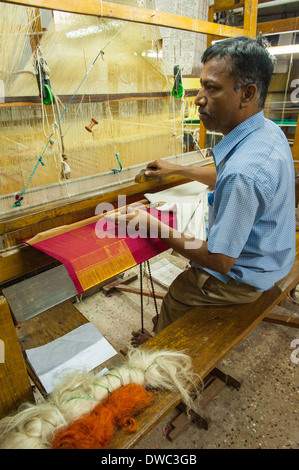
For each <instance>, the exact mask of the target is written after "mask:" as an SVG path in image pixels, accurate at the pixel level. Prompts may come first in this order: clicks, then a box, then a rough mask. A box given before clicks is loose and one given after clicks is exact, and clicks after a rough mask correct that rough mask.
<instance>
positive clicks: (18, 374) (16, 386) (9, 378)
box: [0, 296, 34, 418]
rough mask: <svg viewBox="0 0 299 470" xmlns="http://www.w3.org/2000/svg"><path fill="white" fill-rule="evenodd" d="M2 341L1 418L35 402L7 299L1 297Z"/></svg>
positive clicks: (0, 322)
mask: <svg viewBox="0 0 299 470" xmlns="http://www.w3.org/2000/svg"><path fill="white" fill-rule="evenodd" d="M0 339H1V342H3V343H1V344H2V345H3V344H4V358H3V357H2V359H4V362H0V417H1V418H2V417H4V416H6V415H7V414H9V413H10V412H12V411H15V410H16V409H17V407H18V406H19V405H20V404H21V403H23V402H25V401H34V398H33V392H32V388H31V385H30V381H29V377H28V374H27V371H26V367H25V362H24V359H23V355H22V352H21V349H20V345H19V342H18V338H17V335H16V331H15V327H14V324H13V321H12V318H11V314H10V310H9V306H8V303H7V301H6V299H5V298H4V297H3V296H0Z"/></svg>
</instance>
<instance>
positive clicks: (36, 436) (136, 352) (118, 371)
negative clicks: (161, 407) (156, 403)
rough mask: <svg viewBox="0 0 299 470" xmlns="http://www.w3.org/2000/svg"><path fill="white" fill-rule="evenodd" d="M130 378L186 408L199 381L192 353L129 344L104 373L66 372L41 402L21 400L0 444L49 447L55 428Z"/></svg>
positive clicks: (1, 424)
mask: <svg viewBox="0 0 299 470" xmlns="http://www.w3.org/2000/svg"><path fill="white" fill-rule="evenodd" d="M130 383H135V384H137V385H141V386H143V387H149V388H152V389H162V390H171V391H173V392H176V393H178V394H180V396H181V399H182V401H183V402H184V403H185V405H186V407H187V410H190V409H191V408H194V406H195V404H196V403H195V402H194V397H191V396H190V393H189V391H191V390H194V389H195V388H196V386H197V384H198V383H201V384H202V381H201V378H200V377H199V376H198V375H197V374H195V373H194V372H193V370H192V361H191V358H190V357H189V356H188V355H187V354H184V353H183V352H177V351H171V350H163V351H159V350H157V351H152V350H146V349H142V348H137V349H133V350H131V351H129V353H128V359H127V361H126V362H125V363H124V364H120V365H119V366H117V367H115V368H113V369H111V370H110V371H109V373H107V374H106V375H104V376H98V375H96V374H95V373H94V372H92V371H91V372H86V373H82V372H78V371H77V372H76V373H75V372H74V371H70V373H69V375H67V376H65V377H64V379H63V380H62V381H61V383H60V384H59V386H58V387H57V388H56V389H55V390H53V392H52V393H51V394H50V395H49V396H48V397H47V398H46V399H45V400H44V402H43V403H38V404H33V403H25V404H23V405H21V407H20V408H19V410H18V412H17V413H15V414H12V415H10V416H6V417H5V418H3V419H2V420H1V421H0V449H48V448H50V447H51V442H52V439H53V436H54V434H55V433H56V432H57V430H58V429H59V428H61V427H62V426H63V427H65V426H66V424H69V423H70V422H72V421H74V420H76V419H78V418H80V417H82V416H83V415H84V414H87V413H90V412H91V410H92V409H93V408H94V407H95V406H96V405H98V404H99V403H101V402H102V401H103V400H105V399H106V398H107V397H108V396H109V395H110V394H112V393H113V392H114V391H115V390H117V389H119V388H120V387H122V386H124V385H128V384H130ZM198 393H200V392H198Z"/></svg>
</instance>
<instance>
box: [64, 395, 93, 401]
mask: <svg viewBox="0 0 299 470" xmlns="http://www.w3.org/2000/svg"><path fill="white" fill-rule="evenodd" d="M71 400H92V401H93V400H94V398H92V397H91V396H90V395H88V394H87V396H86V397H71V398H69V399H68V400H67V401H71Z"/></svg>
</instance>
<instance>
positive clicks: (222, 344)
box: [110, 257, 299, 449]
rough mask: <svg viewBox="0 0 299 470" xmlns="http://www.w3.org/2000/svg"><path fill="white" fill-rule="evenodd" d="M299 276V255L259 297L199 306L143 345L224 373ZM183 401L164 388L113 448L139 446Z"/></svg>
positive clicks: (204, 374) (205, 373)
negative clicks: (239, 302) (238, 302)
mask: <svg viewBox="0 0 299 470" xmlns="http://www.w3.org/2000/svg"><path fill="white" fill-rule="evenodd" d="M298 282H299V258H298V257H297V259H296V261H295V263H294V266H293V268H292V270H291V272H290V273H289V274H288V275H287V276H286V277H285V278H284V279H283V280H281V281H280V282H279V283H277V285H275V286H274V287H273V288H272V289H270V290H269V291H267V292H265V293H264V294H263V295H262V296H261V297H260V298H259V299H258V300H256V301H255V302H252V303H250V304H242V305H229V306H209V307H197V308H193V309H192V310H190V311H189V312H188V313H186V314H185V315H184V316H183V317H181V318H180V319H178V320H177V321H175V322H174V323H173V324H171V325H169V326H168V327H167V328H165V329H164V330H163V331H162V332H160V333H159V334H157V335H156V336H154V337H153V338H151V339H150V340H149V341H148V342H147V343H145V344H144V345H143V346H141V347H142V348H146V349H155V350H159V349H172V350H177V351H185V352H186V353H187V354H188V355H189V356H190V357H191V358H192V362H193V369H194V371H195V372H196V373H197V374H198V375H199V376H200V377H201V378H202V379H207V378H208V377H211V376H212V375H215V376H218V377H219V376H220V377H221V371H219V369H217V365H218V364H219V363H220V362H221V361H222V360H223V359H224V357H225V356H226V355H227V354H229V352H230V351H231V350H232V349H233V348H235V347H236V346H237V345H238V344H239V343H240V341H242V339H243V338H245V337H246V336H247V335H248V333H249V332H250V331H251V330H252V329H253V328H254V327H255V326H256V325H258V323H259V322H260V321H262V320H263V319H265V318H266V317H267V315H268V314H269V313H270V312H271V310H272V309H273V308H274V307H275V306H276V305H278V304H279V303H281V302H282V301H283V300H284V299H285V298H286V296H287V294H288V293H289V292H290V291H291V290H292V289H294V288H295V287H296V285H297V284H298ZM269 318H270V317H269ZM282 324H286V325H288V324H289V322H288V321H287V320H286V322H285V323H282ZM293 326H297V327H298V326H299V325H298V322H297V323H296V322H294V325H293ZM221 380H224V381H226V380H231V384H232V385H234V386H236V387H238V383H237V382H235V383H234V380H233V378H231V377H230V376H227V375H222V377H221ZM180 402H181V399H180V396H179V395H178V394H175V393H172V392H168V391H160V392H159V393H158V394H157V396H156V398H155V401H154V403H153V405H152V406H151V407H150V408H147V409H145V410H144V411H142V412H141V413H140V414H139V415H138V416H137V417H136V423H137V431H136V433H134V434H126V433H125V432H124V431H123V430H122V429H119V430H117V432H116V435H115V438H114V439H113V442H112V443H111V445H110V448H111V449H121V448H122V449H130V448H134V447H135V446H136V445H137V443H138V442H139V441H140V440H141V439H142V438H143V437H144V436H145V435H146V434H147V433H149V432H150V431H151V430H152V429H153V428H154V427H155V426H157V424H158V423H159V422H160V421H161V420H162V419H163V418H164V417H165V416H166V415H168V414H169V413H170V412H171V411H172V410H173V409H174V408H175V407H177V406H178V405H179V404H180Z"/></svg>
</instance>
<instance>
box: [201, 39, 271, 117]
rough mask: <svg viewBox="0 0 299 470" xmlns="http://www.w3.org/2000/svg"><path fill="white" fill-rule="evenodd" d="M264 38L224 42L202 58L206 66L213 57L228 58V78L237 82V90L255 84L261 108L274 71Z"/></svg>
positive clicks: (213, 47)
mask: <svg viewBox="0 0 299 470" xmlns="http://www.w3.org/2000/svg"><path fill="white" fill-rule="evenodd" d="M266 46H267V44H266V42H265V41H264V40H263V38H262V37H261V36H259V37H258V38H257V39H252V38H249V37H247V36H240V37H237V38H229V39H224V40H223V41H217V42H216V43H214V44H212V45H211V46H210V47H209V48H208V49H207V50H206V51H205V52H204V53H203V55H202V58H201V62H202V63H203V64H205V63H206V62H208V61H209V60H211V59H213V58H214V57H219V58H223V57H229V58H230V59H231V61H230V64H228V74H229V76H231V77H234V79H235V90H236V91H238V90H239V89H240V88H241V87H242V86H244V85H249V84H250V83H254V84H255V85H256V86H257V90H258V104H259V106H260V107H261V108H263V107H264V104H265V101H266V97H267V93H268V88H269V84H270V81H271V78H272V74H273V69H274V58H273V56H271V55H270V53H269V52H268V51H267V49H266Z"/></svg>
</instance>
